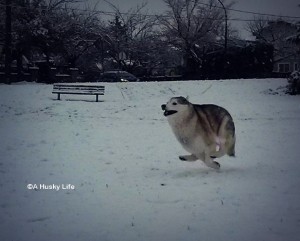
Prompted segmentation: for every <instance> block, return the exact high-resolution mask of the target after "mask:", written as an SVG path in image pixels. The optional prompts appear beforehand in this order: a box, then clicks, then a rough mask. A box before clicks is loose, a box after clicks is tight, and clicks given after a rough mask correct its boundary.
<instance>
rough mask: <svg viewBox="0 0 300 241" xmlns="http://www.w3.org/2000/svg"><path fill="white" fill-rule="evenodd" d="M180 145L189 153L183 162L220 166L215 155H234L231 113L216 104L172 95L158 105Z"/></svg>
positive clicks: (183, 158)
mask: <svg viewBox="0 0 300 241" xmlns="http://www.w3.org/2000/svg"><path fill="white" fill-rule="evenodd" d="M161 108H162V110H163V111H164V116H166V117H167V119H168V122H169V124H170V126H171V128H172V130H173V132H174V134H175V136H176V138H177V140H178V141H179V142H180V144H181V145H182V146H183V148H184V149H185V150H186V151H187V152H189V153H191V155H186V156H179V159H180V160H182V161H196V160H198V159H200V160H202V161H203V162H204V163H205V164H206V165H207V166H209V167H211V168H214V169H219V168H220V164H219V163H218V162H216V161H214V159H215V158H218V157H221V156H224V155H225V154H227V155H229V156H235V127H234V122H233V119H232V117H231V115H230V114H229V113H228V111H227V110H225V109H224V108H222V107H220V106H217V105H210V104H208V105H196V104H192V103H190V102H189V101H188V100H187V99H186V98H184V97H173V98H171V99H170V100H169V101H168V103H167V104H166V105H162V106H161Z"/></svg>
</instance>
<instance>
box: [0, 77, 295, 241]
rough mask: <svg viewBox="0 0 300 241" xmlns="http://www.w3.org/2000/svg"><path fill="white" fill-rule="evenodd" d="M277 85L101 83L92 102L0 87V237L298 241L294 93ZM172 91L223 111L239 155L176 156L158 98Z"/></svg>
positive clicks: (42, 88) (38, 87)
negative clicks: (209, 162) (209, 159)
mask: <svg viewBox="0 0 300 241" xmlns="http://www.w3.org/2000/svg"><path fill="white" fill-rule="evenodd" d="M286 82H287V81H286V80H284V79H263V80H261V79H260V80H259V79H252V80H224V81H181V82H161V83H105V86H106V93H105V95H104V96H102V97H101V98H100V100H101V101H100V102H98V103H97V102H95V96H77V95H62V97H61V98H62V100H61V101H58V100H56V98H57V97H56V95H53V94H52V93H51V91H52V85H43V84H28V83H24V82H23V83H20V84H14V85H10V86H8V85H0V111H1V112H0V136H1V145H0V153H1V158H0V188H1V199H0V240H1V241H8V240H16V241H40V240H43V241H48V240H49V241H53V240H61V241H77V240H78V241H82V240H91V241H96V240H109V241H113V240H115V241H118V240H122V241H126V240H128V241H134V240H143V241H144V240H145V241H149V240H153V241H154V240H156V241H160V240H167V241H168V240H172V241H176V240H181V241H182V240H195V241H196V240H197V241H199V240H205V241H210V240H211V241H214V240H230V241H235V240H239V241H240V240H243V241H248V240H249V241H252V240H261V241H268V240H270V241H276V240H278V241H279V240H280V241H282V240H286V241H294V240H295V241H296V240H299V235H300V191H299V184H300V175H299V173H300V166H299V162H298V160H299V154H300V148H299V143H300V128H299V124H300V122H299V120H300V105H299V101H300V98H299V96H288V95H284V94H282V91H280V88H279V90H277V89H278V87H281V86H285V85H286V84H287V83H286ZM277 93H278V94H277ZM180 95H182V96H187V95H188V96H189V100H190V101H191V102H193V103H213V104H218V105H221V106H223V107H225V108H226V109H227V110H228V111H229V112H230V113H231V114H232V116H233V118H234V120H235V124H236V131H237V145H236V155H237V157H236V158H230V157H222V158H221V159H219V160H218V161H219V162H220V164H221V170H220V171H216V170H213V169H210V168H208V167H206V166H205V165H204V164H203V163H201V162H200V161H197V162H193V163H187V162H181V161H180V160H179V159H178V155H181V154H185V152H184V150H183V149H182V147H181V146H180V144H179V143H178V142H177V141H176V139H175V137H174V136H173V133H172V131H171V129H170V127H169V126H168V123H167V120H166V119H165V117H164V116H163V115H162V110H161V109H160V105H161V104H164V103H166V102H167V101H168V99H169V98H170V97H173V96H180ZM28 184H36V185H37V188H35V189H34V190H29V189H28V188H27V185H28ZM68 184H71V185H74V187H75V189H74V190H73V189H71V188H69V189H68V188H67V189H66V187H67V185H68ZM40 185H59V186H60V190H45V189H44V190H42V189H40ZM62 185H64V186H65V189H62V187H63V186H62ZM69 187H70V186H69Z"/></svg>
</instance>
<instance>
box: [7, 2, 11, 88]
mask: <svg viewBox="0 0 300 241" xmlns="http://www.w3.org/2000/svg"><path fill="white" fill-rule="evenodd" d="M5 5H6V7H5V14H6V18H5V83H6V84H10V83H11V60H12V57H11V54H12V53H11V52H12V51H11V49H12V47H11V45H12V44H11V0H6V2H5Z"/></svg>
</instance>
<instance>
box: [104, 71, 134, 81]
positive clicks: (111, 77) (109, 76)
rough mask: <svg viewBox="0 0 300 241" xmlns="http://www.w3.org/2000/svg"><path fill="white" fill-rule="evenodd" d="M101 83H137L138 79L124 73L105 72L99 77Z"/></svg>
mask: <svg viewBox="0 0 300 241" xmlns="http://www.w3.org/2000/svg"><path fill="white" fill-rule="evenodd" d="M100 81H103V82H128V81H130V82H137V81H139V79H138V78H137V77H135V76H134V75H133V74H130V73H128V72H126V71H119V70H114V71H106V72H104V73H103V74H102V75H101V76H100Z"/></svg>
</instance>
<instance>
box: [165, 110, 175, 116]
mask: <svg viewBox="0 0 300 241" xmlns="http://www.w3.org/2000/svg"><path fill="white" fill-rule="evenodd" d="M175 113H177V110H165V112H164V116H169V115H173V114H175Z"/></svg>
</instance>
